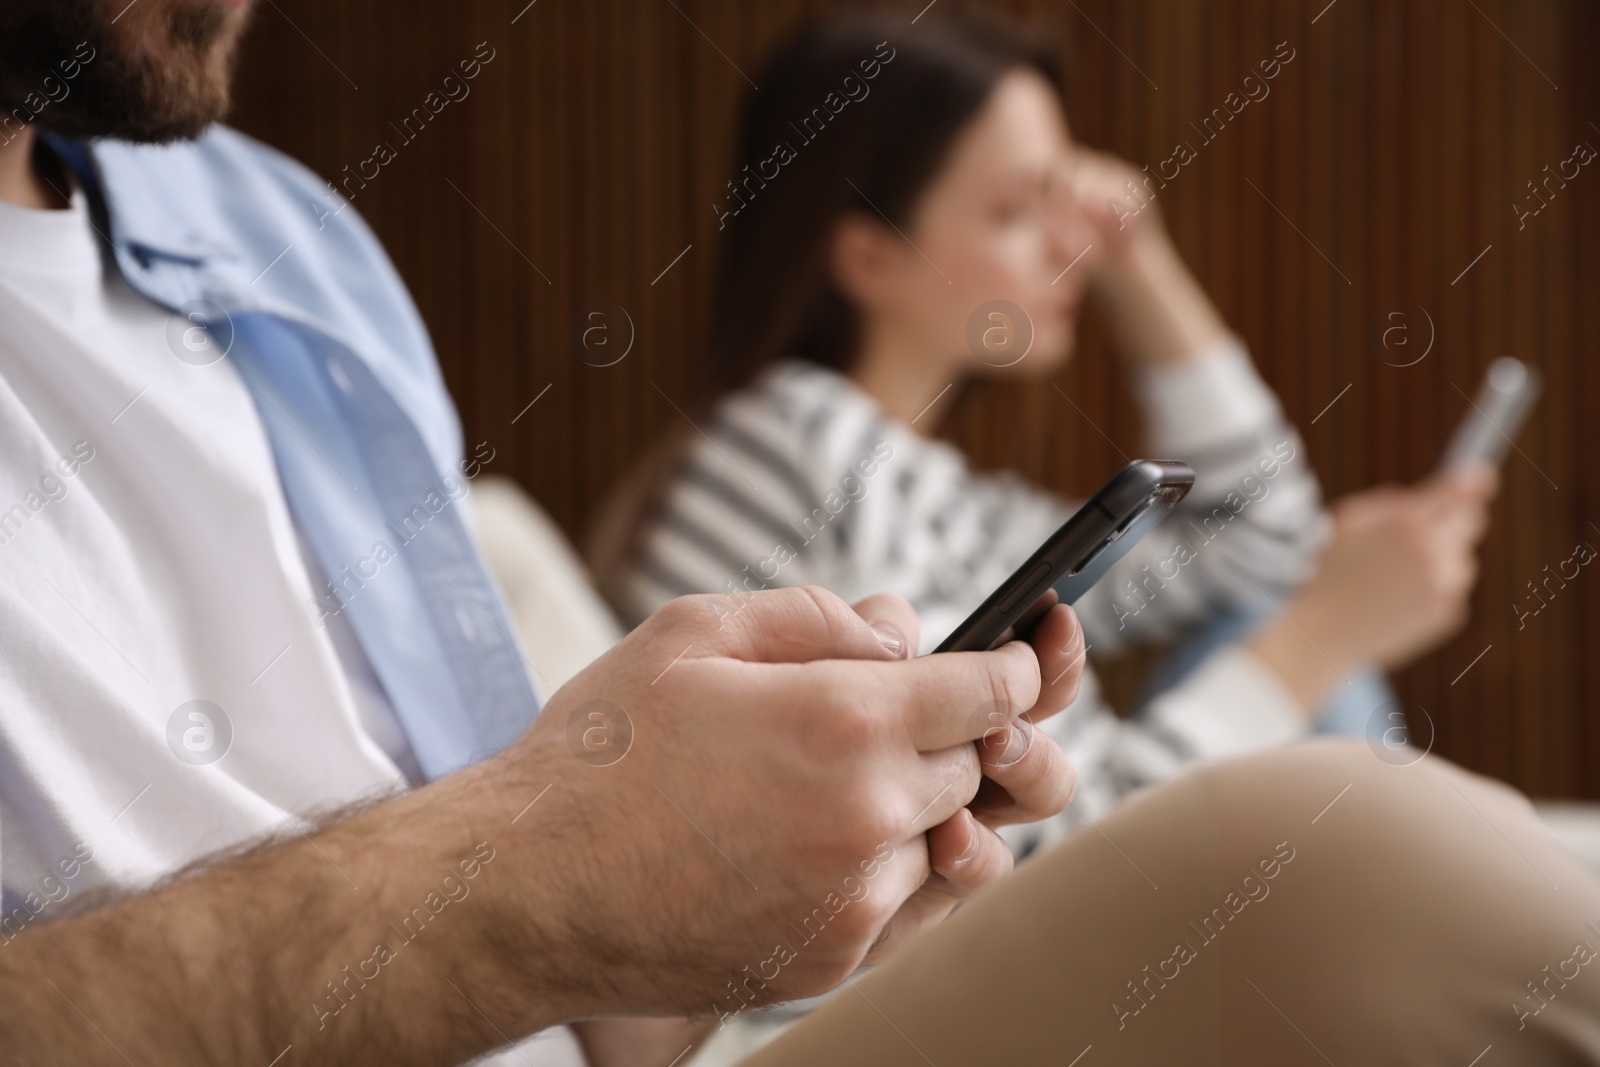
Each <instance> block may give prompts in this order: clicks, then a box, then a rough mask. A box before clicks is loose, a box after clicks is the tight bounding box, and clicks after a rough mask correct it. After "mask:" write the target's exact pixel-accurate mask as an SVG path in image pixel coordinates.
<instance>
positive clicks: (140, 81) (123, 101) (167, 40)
mask: <svg viewBox="0 0 1600 1067" xmlns="http://www.w3.org/2000/svg"><path fill="white" fill-rule="evenodd" d="M6 2H7V3H8V4H10V5H12V6H11V7H10V9H9V10H8V11H6V12H4V13H3V14H0V23H3V24H4V28H5V29H6V30H8V31H10V32H8V33H7V34H5V36H7V37H9V38H10V39H9V40H8V41H5V42H4V43H0V86H3V88H4V103H5V104H6V110H7V111H8V112H14V111H16V109H17V108H21V109H22V115H24V116H26V117H27V118H28V121H30V122H31V123H33V124H34V125H37V126H38V127H40V128H41V129H47V130H50V131H52V132H54V133H57V134H61V135H63V136H67V137H84V138H87V137H108V138H116V139H118V140H127V141H137V142H144V143H151V144H164V143H167V142H171V141H179V140H188V139H192V138H195V137H198V136H200V135H201V134H202V133H204V132H205V131H206V130H207V129H208V128H209V127H210V126H211V125H212V123H214V122H217V121H219V120H221V119H222V118H223V117H224V116H226V114H227V112H228V107H229V104H230V94H229V81H230V76H231V72H232V67H233V58H234V54H235V52H236V51H237V46H238V41H239V38H240V36H241V35H242V33H243V30H244V25H245V22H246V18H247V16H246V5H242V4H241V5H234V4H230V3H225V2H223V0H139V2H137V3H135V4H132V5H128V6H126V7H122V5H121V4H120V3H117V2H115V0H113V2H112V3H111V4H110V5H109V7H107V6H104V5H103V4H102V3H101V2H99V0H6ZM118 7H121V11H120V13H117V12H112V11H111V10H110V9H111V8H118ZM108 12H110V13H108ZM52 57H54V58H52ZM13 101H15V103H13Z"/></svg>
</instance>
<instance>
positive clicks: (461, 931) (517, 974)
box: [0, 589, 1082, 1065]
mask: <svg viewBox="0 0 1600 1067" xmlns="http://www.w3.org/2000/svg"><path fill="white" fill-rule="evenodd" d="M733 605H734V610H731V611H730V610H728V606H729V599H728V598H721V597H709V596H708V597H689V598H685V599H683V600H680V601H677V602H675V603H674V604H672V605H670V606H668V607H667V608H665V609H664V610H663V611H661V612H658V613H657V614H656V615H655V616H654V617H652V618H651V619H650V620H649V621H647V622H646V623H645V624H644V625H643V626H641V627H640V628H639V629H638V630H636V631H634V633H633V634H631V635H629V636H628V637H627V638H626V639H624V640H623V641H622V642H621V643H620V644H619V645H617V647H616V648H614V649H612V650H611V651H610V652H608V653H607V654H606V655H605V656H603V657H601V658H600V659H599V660H598V661H596V662H595V663H594V664H593V665H591V666H590V667H589V668H588V669H587V670H585V671H584V672H583V673H581V674H579V675H578V676H577V677H576V678H574V679H573V680H572V682H570V683H569V684H568V685H566V686H564V687H563V688H562V689H561V690H560V691H558V692H557V693H556V695H555V696H554V697H553V698H552V700H551V701H550V703H549V705H548V706H547V707H545V709H544V710H543V712H542V713H541V714H540V716H539V718H538V719H537V721H536V722H535V724H534V726H533V727H531V728H530V729H529V730H528V732H527V733H526V734H525V735H524V736H523V737H522V738H521V739H519V740H518V741H517V743H516V744H514V745H513V746H512V747H511V748H509V749H507V750H506V751H505V752H503V753H501V754H499V755H497V756H495V757H493V758H492V759H489V760H487V761H485V762H484V763H481V764H478V765H477V766H475V767H471V768H468V769H467V770H464V771H462V772H460V773H458V774H454V775H451V776H450V777H448V778H446V779H443V780H442V781H439V782H436V783H434V784H432V785H430V786H428V787H426V788H424V789H419V790H417V791H416V792H413V793H410V794H408V795H406V796H403V797H399V798H396V799H391V800H388V801H386V802H383V803H379V804H375V805H373V806H371V807H369V808H368V809H367V810H365V811H361V812H359V813H357V814H355V815H352V816H350V817H348V818H345V819H344V820H343V821H336V822H333V823H331V824H330V825H327V826H326V827H324V828H322V829H320V830H318V829H317V828H315V827H312V828H311V830H310V831H301V830H295V831H291V832H287V833H286V834H285V836H284V838H283V839H282V840H280V841H278V842H276V843H270V844H266V845H262V846H261V847H258V848H256V849H253V850H249V851H244V852H238V853H234V854H232V855H231V856H229V857H224V858H221V859H218V860H216V861H215V862H213V863H211V864H209V865H199V866H198V867H197V868H196V869H195V870H193V871H191V872H189V873H188V874H187V875H186V876H185V877H181V878H179V879H177V880H175V881H174V882H173V883H172V884H170V885H167V886H165V887H163V888H160V889H158V890H155V891H152V892H148V893H145V894H143V895H140V896H135V897H131V898H129V899H126V900H123V901H121V902H118V903H115V904H111V905H108V906H106V907H102V908H100V909H98V910H95V911H90V912H87V913H85V914H82V915H77V916H74V917H70V918H66V919H61V920H58V921H55V922H51V923H46V924H43V925H41V926H40V927H39V928H38V929H30V930H28V931H27V932H25V933H23V934H22V935H21V936H19V937H17V938H15V939H14V940H12V941H11V942H9V943H8V944H6V945H5V946H4V951H3V952H0V1003H3V1004H4V1005H5V1006H6V1007H5V1010H4V1011H0V1048H4V1049H5V1050H6V1053H7V1057H8V1062H16V1063H18V1064H27V1065H31V1064H46V1063H75V1064H78V1063H81V1064H89V1063H100V1062H105V1063H120V1062H124V1060H131V1061H133V1062H207V1063H209V1062H228V1063H251V1062H261V1063H267V1062H271V1061H272V1060H273V1057H275V1056H278V1057H281V1055H282V1053H283V1052H284V1051H286V1050H287V1049H288V1048H289V1047H290V1046H292V1047H293V1048H294V1052H295V1056H296V1058H297V1060H301V1061H306V1062H327V1063H350V1064H356V1063H384V1064H401V1063H418V1064H421V1063H458V1062H463V1061H465V1060H467V1059H470V1058H471V1057H473V1056H475V1055H477V1054H479V1053H481V1052H484V1051H486V1050H487V1049H490V1048H492V1047H494V1046H496V1045H500V1044H503V1043H506V1042H508V1041H511V1040H514V1039H515V1038H518V1037H520V1036H523V1035H525V1034H528V1033H531V1032H533V1031H535V1030H539V1029H543V1028H545V1027H548V1026H552V1025H555V1024H556V1023H560V1022H566V1021H571V1020H575V1019H582V1018H594V1017H600V1016H615V1015H640V1014H648V1013H662V1014H670V1013H678V1014H682V1013H698V1014H703V1015H713V1014H715V1015H722V1016H726V1015H728V1014H731V1013H733V1012H736V1011H738V1010H741V1009H742V1008H744V1007H747V1006H750V1005H751V1004H753V1003H757V1002H767V1001H772V1000H777V999H781V998H787V997H794V996H801V995H804V994H808V993H816V992H820V991H822V990H824V989H827V988H829V987H830V986H832V985H833V984H835V983H837V982H838V981H840V980H841V979H842V978H844V977H845V976H846V975H848V974H849V973H850V972H851V971H852V970H854V969H855V968H856V967H857V966H858V965H859V964H860V963H861V961H862V960H863V958H864V957H865V956H866V955H867V952H868V950H869V948H870V947H871V946H872V945H873V944H874V943H875V942H877V941H879V940H880V937H882V938H883V939H884V942H885V944H887V943H888V942H889V941H892V940H898V939H903V938H905V937H908V936H911V935H912V934H913V933H915V932H916V930H918V929H920V928H921V927H923V926H926V925H927V924H928V923H931V922H934V921H937V920H938V919H939V918H940V917H941V916H942V915H943V914H944V913H945V912H946V911H948V910H949V908H950V906H951V905H952V904H953V902H954V900H955V899H956V898H957V897H958V896H961V895H963V894H965V893H969V892H972V891H974V890H975V889H977V888H978V887H980V886H982V885H984V884H986V883H987V882H989V881H992V880H993V879H994V878H996V877H998V876H999V875H1000V874H1001V873H1003V872H1004V870H1005V869H1007V868H1008V867H1009V864H1010V857H1009V854H1004V853H1003V849H1004V845H1003V844H1002V843H1001V842H999V840H998V838H996V837H994V835H993V832H992V830H991V829H989V827H992V826H996V825H1001V824H1003V823H1005V822H1008V821H1015V820H1018V819H1027V818H1037V817H1041V816H1044V815H1048V814H1051V813H1053V812H1055V811H1058V810H1060V808H1061V807H1063V806H1065V804H1066V803H1067V798H1068V796H1069V794H1070V792H1071V789H1072V779H1071V773H1070V771H1069V770H1068V768H1067V766H1066V762H1065V760H1064V759H1063V758H1062V756H1061V753H1060V751H1059V749H1057V748H1056V747H1055V746H1054V744H1053V743H1052V742H1051V741H1050V740H1049V739H1048V738H1047V737H1045V736H1044V735H1043V734H1040V733H1037V732H1034V731H1032V730H1031V728H1029V727H1023V728H1022V729H1023V734H1022V735H1020V736H1021V737H1022V738H1023V744H1022V754H1021V756H1020V758H1015V757H1016V756H1017V754H1016V752H1015V751H1012V753H1011V754H1010V755H1005V754H1004V751H1003V750H1002V753H1001V755H999V756H996V755H994V754H992V753H991V754H988V755H986V756H985V757H984V759H983V761H982V763H981V765H980V760H979V756H978V753H977V750H976V748H975V746H974V744H973V742H974V741H975V740H977V739H979V738H981V737H983V736H984V735H985V733H987V732H988V731H989V730H990V729H991V728H992V727H993V726H994V725H995V723H994V721H993V719H992V715H993V713H994V711H995V709H1003V710H1002V711H1001V716H1002V718H1003V719H1006V718H1009V717H1010V716H1011V715H1012V714H1013V713H1015V714H1017V715H1020V714H1021V713H1022V712H1024V711H1031V715H1032V716H1033V717H1040V716H1043V715H1047V714H1050V713H1053V712H1054V711H1056V710H1059V708H1061V707H1062V706H1064V705H1065V703H1066V702H1067V701H1068V700H1070V699H1071V697H1072V695H1073V693H1074V691H1075V689H1076V685H1077V675H1078V672H1079V671H1080V670H1081V661H1082V655H1081V649H1080V648H1079V647H1078V646H1079V645H1081V643H1082V638H1081V636H1080V635H1079V634H1078V630H1077V626H1076V622H1075V621H1074V620H1073V619H1072V617H1071V615H1070V613H1068V612H1066V611H1065V609H1058V610H1057V612H1056V613H1055V614H1053V615H1052V616H1050V617H1048V619H1047V622H1046V624H1045V625H1043V626H1041V627H1040V628H1039V630H1038V632H1037V636H1036V637H1035V638H1034V643H1035V646H1036V648H1037V651H1036V649H1035V648H1033V647H1029V646H1028V645H1027V644H1024V643H1022V642H1013V643H1012V644H1010V645H1007V646H1006V647H1004V648H1001V649H998V650H996V651H994V652H983V653H976V652H963V653H954V654H950V655H943V656H928V657H923V658H921V659H910V660H908V659H905V658H904V657H905V654H906V651H907V650H908V649H912V648H914V647H916V637H917V634H916V620H915V618H914V616H913V615H912V613H911V611H910V608H909V607H908V606H907V605H905V603H904V602H903V601H899V600H897V599H895V598H885V597H880V598H874V599H873V600H872V601H870V602H864V603H863V605H862V607H861V613H858V612H857V611H854V610H852V609H851V608H850V607H849V606H848V605H846V604H844V602H843V601H841V600H839V599H838V598H837V597H834V596H832V595H831V594H827V593H823V592H820V591H816V590H806V589H789V590H781V591H774V592H767V593H760V594H756V595H754V596H751V597H748V598H740V599H739V600H737V601H734V602H733ZM863 614H865V615H866V616H869V617H871V618H872V620H873V621H872V622H869V621H868V619H867V618H864V617H863ZM1041 664H1043V666H1044V668H1045V671H1046V673H1045V674H1044V676H1043V677H1041ZM984 774H987V775H988V776H989V780H990V783H992V784H984V785H983V786H982V787H981V788H980V781H981V779H982V775H984ZM969 804H971V805H972V807H971V810H970V812H969V810H968V808H967V805H969ZM930 856H931V866H930ZM86 1020H89V1024H88V1025H86Z"/></svg>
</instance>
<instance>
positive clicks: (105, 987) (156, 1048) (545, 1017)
mask: <svg viewBox="0 0 1600 1067" xmlns="http://www.w3.org/2000/svg"><path fill="white" fill-rule="evenodd" d="M513 773H516V772H515V771H512V770H511V769H510V768H508V767H506V766H504V765H502V764H499V763H494V762H491V763H490V764H485V765H482V766H480V767H476V768H473V769H471V770H468V771H464V772H462V773H461V774H459V775H456V776H454V777H453V778H451V779H447V780H445V781H443V782H440V783H436V784H435V785H432V786H430V787H428V788H427V789H425V790H421V791H419V792H417V793H413V794H410V795H407V796H404V797H400V798H397V799H395V800H391V801H388V802H386V803H383V804H380V805H378V806H376V807H373V808H370V809H368V810H366V811H363V812H361V813H360V814H358V815H355V816H353V817H351V818H349V819H346V820H344V821H342V822H340V823H337V824H336V825H333V826H330V827H328V828H326V829H323V830H321V831H319V832H316V833H313V834H311V835H309V836H294V837H291V838H289V839H287V840H285V841H283V842H282V843H280V844H276V845H273V846H270V847H265V848H261V849H257V850H254V851H251V852H249V853H247V854H245V855H242V856H239V857H236V858H233V859H231V860H228V861H226V862H223V863H220V864H218V865H216V866H214V867H211V868H210V869H207V870H204V871H202V872H201V873H197V874H194V875H192V876H188V877H184V878H181V879H179V880H178V881H176V882H175V883H173V884H171V885H169V886H167V887H165V888H162V889H160V890H158V891H155V892H151V893H147V894H144V895H142V896H138V897H134V898H131V899H128V900H125V901H122V902H120V903H117V904H113V905H110V906H107V907H104V908H101V909H99V910H96V911H92V912H89V913H86V914H83V915H79V916H76V917H73V918H68V919H64V920H61V921H59V922H57V923H54V924H51V925H48V926H45V927H41V928H39V929H38V930H36V931H31V932H29V933H27V934H25V935H23V936H20V937H18V938H16V939H15V940H14V941H12V942H10V943H8V944H6V945H5V946H4V947H0V1048H4V1049H5V1052H6V1057H5V1058H6V1060H7V1061H8V1062H12V1063H19V1064H26V1065H32V1064H58V1063H74V1064H92V1063H119V1064H120V1063H124V1062H127V1061H128V1060H131V1061H132V1062H135V1063H147V1062H168V1063H171V1062H185V1063H187V1062H197V1063H210V1062H216V1063H259V1064H263V1065H264V1064H267V1063H271V1062H274V1059H275V1057H278V1056H279V1055H280V1054H282V1053H283V1052H285V1050H287V1049H288V1048H289V1047H290V1046H293V1049H294V1051H293V1053H292V1054H291V1056H290V1057H288V1058H285V1060H284V1061H283V1062H285V1063H307V1062H319V1063H367V1062H373V1063H386V1064H394V1063H417V1064H423V1063H459V1062H462V1061H464V1060H466V1059H469V1058H470V1057H471V1056H473V1055H474V1054H476V1053H478V1052H481V1051H483V1050H485V1049H488V1048H492V1047H494V1046H496V1045H499V1044H502V1043H504V1042H506V1041H508V1040H510V1039H512V1038H515V1037H518V1036H520V1035H523V1034H527V1033H530V1032H532V1031H534V1030H537V1029H540V1028H542V1027H544V1026H548V1025H551V1024H553V1023H555V1022H557V1021H560V1020H561V1019H562V1018H564V1017H567V1016H569V1015H572V1014H578V1013H579V1012H580V1011H581V1008H580V1007H579V1006H578V1005H577V1004H564V1003H560V1002H558V1001H557V1000H556V999H555V998H554V997H552V996H548V995H546V994H545V987H546V986H549V987H550V988H552V989H553V988H554V987H555V985H556V983H555V982H554V981H551V980H550V979H551V976H552V975H553V974H554V973H555V972H554V971H553V970H550V969H547V968H546V964H547V963H548V961H549V959H550V955H551V946H549V945H547V944H544V943H543V940H544V939H543V937H542V935H541V934H539V933H538V932H537V928H536V924H535V923H534V922H532V921H530V917H531V916H532V915H533V913H534V912H535V911H536V910H537V901H536V899H534V897H535V895H536V894H537V889H536V888H535V887H533V886H530V885H525V884H523V881H524V880H523V879H522V878H521V873H522V872H521V871H520V870H519V869H518V868H517V860H516V857H517V856H518V855H519V854H521V855H527V854H528V853H529V852H530V850H533V849H535V846H534V845H532V843H531V837H530V825H529V824H530V823H531V822H533V820H524V822H523V825H520V826H518V825H513V823H512V821H511V820H512V818H513V817H514V816H515V815H516V814H517V813H516V811H515V807H516V806H520V804H518V805H515V806H513V805H511V804H510V802H509V801H508V800H507V799H506V797H508V796H512V795H514V794H519V790H518V789H517V788H516V786H518V785H520V784H521V783H513V782H510V781H509V780H508V778H509V775H510V774H513ZM526 784H527V786H528V787H529V788H530V789H531V791H529V792H528V796H529V797H532V796H533V795H534V794H535V793H537V791H538V787H537V786H534V785H533V783H531V782H530V783H526ZM508 787H510V788H508ZM508 806H510V807H513V810H511V811H505V810H503V809H505V808H507V807H508ZM563 995H569V994H563Z"/></svg>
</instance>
